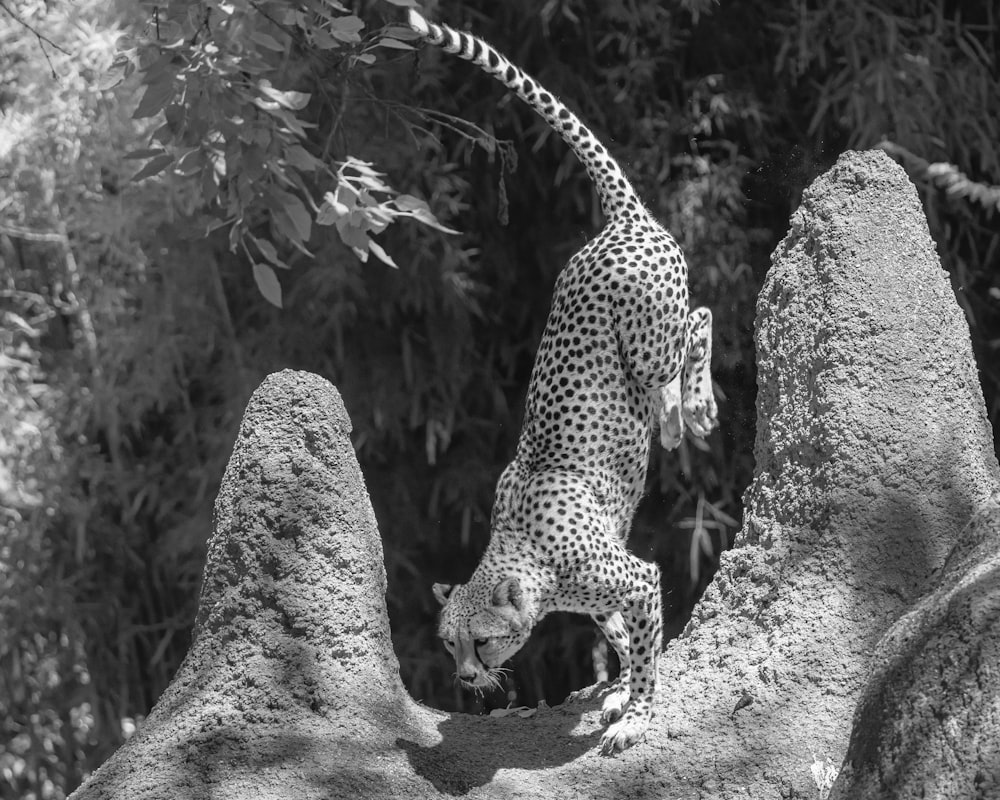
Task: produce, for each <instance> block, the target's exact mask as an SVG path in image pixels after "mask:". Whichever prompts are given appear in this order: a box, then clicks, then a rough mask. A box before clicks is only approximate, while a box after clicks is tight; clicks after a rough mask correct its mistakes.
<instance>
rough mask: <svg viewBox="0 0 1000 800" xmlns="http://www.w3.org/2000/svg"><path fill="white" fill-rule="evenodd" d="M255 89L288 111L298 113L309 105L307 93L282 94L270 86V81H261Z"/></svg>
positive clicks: (289, 92) (309, 95)
mask: <svg viewBox="0 0 1000 800" xmlns="http://www.w3.org/2000/svg"><path fill="white" fill-rule="evenodd" d="M257 88H258V89H259V90H260V93H261V94H263V95H264V96H265V97H267V98H270V99H271V100H273V101H274V102H275V103H277V104H278V105H280V106H284V107H285V108H287V109H289V110H290V111H299V110H301V109H303V108H305V107H306V105H307V104H308V103H309V98H310V97H312V95H311V94H309V93H308V92H291V91H288V92H283V91H281V90H280V89H275V88H274V87H273V86H271V84H270V81H266V80H264V81H261V82H260V84H259V85H258V87H257Z"/></svg>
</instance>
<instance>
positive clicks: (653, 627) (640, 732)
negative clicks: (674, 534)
mask: <svg viewBox="0 0 1000 800" xmlns="http://www.w3.org/2000/svg"><path fill="white" fill-rule="evenodd" d="M636 561H639V559H636ZM640 563H641V564H642V572H641V573H640V574H639V576H637V577H640V580H639V581H637V585H636V590H635V591H634V592H633V594H632V595H631V596H630V597H627V598H626V601H625V604H624V608H623V610H622V621H623V622H624V625H625V628H626V629H627V633H628V682H629V683H628V686H629V701H628V705H627V706H626V707H625V713H624V714H623V715H622V717H621V719H619V720H618V721H617V722H614V723H613V724H612V725H610V726H609V727H608V729H607V730H606V731H605V732H604V735H603V736H602V737H601V752H602V753H603V754H604V755H612V754H614V753H615V752H617V751H619V750H624V749H625V748H626V747H630V746H632V745H633V744H635V743H636V742H638V741H640V740H641V739H642V738H643V737H644V736H645V735H646V730H647V729H648V728H649V723H650V720H651V719H652V717H653V700H654V698H655V696H656V685H657V679H658V672H657V669H658V662H659V656H660V648H661V646H662V643H663V611H662V607H661V600H660V569H659V567H657V566H656V565H655V564H648V563H646V562H644V561H640ZM623 675H624V669H623Z"/></svg>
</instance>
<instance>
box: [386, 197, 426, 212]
mask: <svg viewBox="0 0 1000 800" xmlns="http://www.w3.org/2000/svg"><path fill="white" fill-rule="evenodd" d="M393 203H394V204H395V206H396V208H398V209H399V210H400V211H413V210H414V209H417V208H422V209H424V210H426V211H429V210H430V208H429V206H428V205H427V203H426V202H425V201H423V200H421V199H420V198H419V197H414V196H413V195H412V194H401V195H398V196H397V197H396V199H395V200H393Z"/></svg>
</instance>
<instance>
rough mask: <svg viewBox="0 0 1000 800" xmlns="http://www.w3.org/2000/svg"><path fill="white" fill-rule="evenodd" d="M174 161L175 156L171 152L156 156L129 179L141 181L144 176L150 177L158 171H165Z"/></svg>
mask: <svg viewBox="0 0 1000 800" xmlns="http://www.w3.org/2000/svg"><path fill="white" fill-rule="evenodd" d="M173 163H174V157H173V156H172V155H170V154H169V153H167V154H164V155H162V156H157V157H156V158H154V159H152V160H150V161H147V162H146V165H145V166H144V167H143V168H142V169H140V170H139V171H138V172H137V173H135V175H133V176H132V177H131V178H130V179H129V180H130V181H132V182H133V183H134V182H135V181H141V180H142V179H143V178H149V177H151V176H153V175H156V174H157V173H158V172H163V170H165V169H166V168H167V167H168V166H170V165H171V164H173Z"/></svg>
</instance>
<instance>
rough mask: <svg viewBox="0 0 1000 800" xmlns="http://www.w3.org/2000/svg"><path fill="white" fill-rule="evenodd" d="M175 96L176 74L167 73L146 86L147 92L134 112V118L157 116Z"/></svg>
mask: <svg viewBox="0 0 1000 800" xmlns="http://www.w3.org/2000/svg"><path fill="white" fill-rule="evenodd" d="M173 98H174V76H173V75H172V74H168V75H165V76H164V77H162V78H160V79H159V80H157V81H156V82H155V83H151V84H149V85H148V86H147V87H146V92H145V94H143V96H142V100H140V101H139V105H138V106H137V107H136V109H135V111H133V112H132V119H145V118H146V117H152V116H155V115H156V114H158V113H159V112H160V110H161V109H162V108H163V107H164V106H165V105H166V104H167V103H168V102H169V101H171V100H173Z"/></svg>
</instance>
